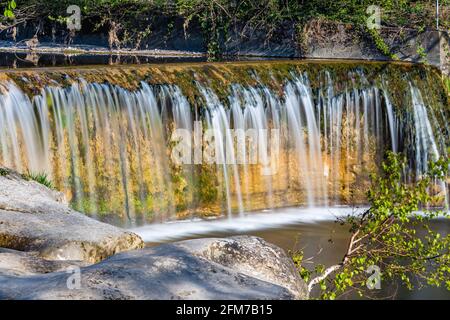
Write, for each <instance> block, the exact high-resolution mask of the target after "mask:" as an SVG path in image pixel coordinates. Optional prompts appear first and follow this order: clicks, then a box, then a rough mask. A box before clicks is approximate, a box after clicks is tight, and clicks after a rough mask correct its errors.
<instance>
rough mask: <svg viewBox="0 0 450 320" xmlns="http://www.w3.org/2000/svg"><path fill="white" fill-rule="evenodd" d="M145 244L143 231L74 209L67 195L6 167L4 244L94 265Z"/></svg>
mask: <svg viewBox="0 0 450 320" xmlns="http://www.w3.org/2000/svg"><path fill="white" fill-rule="evenodd" d="M143 246H144V242H143V241H142V239H141V238H140V237H139V236H138V235H136V234H134V233H132V232H128V231H125V230H122V229H119V228H117V227H114V226H111V225H109V224H105V223H102V222H99V221H96V220H94V219H91V218H89V217H87V216H85V215H83V214H81V213H79V212H76V211H74V210H72V209H70V208H69V206H68V204H67V202H66V201H65V198H64V195H63V194H62V193H60V192H57V191H54V190H51V189H49V188H47V187H45V186H44V185H41V184H39V183H37V182H35V181H28V180H26V179H24V178H23V177H22V176H21V175H20V174H17V173H15V172H13V171H11V170H7V169H3V168H1V170H0V247H5V248H11V249H15V250H20V251H33V252H37V254H38V255H39V256H40V257H42V258H45V259H48V260H83V261H87V262H90V263H95V262H98V261H101V260H103V259H105V258H106V257H109V256H111V255H113V254H115V253H118V252H121V251H125V250H130V249H137V248H142V247H143Z"/></svg>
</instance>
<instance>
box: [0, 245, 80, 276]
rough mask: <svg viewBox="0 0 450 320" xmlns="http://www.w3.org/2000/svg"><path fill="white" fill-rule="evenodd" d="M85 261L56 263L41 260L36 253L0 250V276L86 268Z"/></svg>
mask: <svg viewBox="0 0 450 320" xmlns="http://www.w3.org/2000/svg"><path fill="white" fill-rule="evenodd" d="M86 265H88V264H87V263H86V262H83V261H55V260H45V259H42V258H39V257H38V256H37V255H36V254H34V253H29V252H21V251H16V250H12V249H5V248H0V274H3V275H11V276H28V275H36V274H42V273H50V272H57V271H65V270H67V268H70V267H72V266H86Z"/></svg>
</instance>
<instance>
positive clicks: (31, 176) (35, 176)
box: [22, 171, 55, 189]
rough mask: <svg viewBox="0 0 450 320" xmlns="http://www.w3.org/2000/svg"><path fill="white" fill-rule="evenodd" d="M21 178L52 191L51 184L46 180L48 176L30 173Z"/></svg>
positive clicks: (42, 173)
mask: <svg viewBox="0 0 450 320" xmlns="http://www.w3.org/2000/svg"><path fill="white" fill-rule="evenodd" d="M22 177H23V178H24V179H25V180H33V181H36V182H37V183H40V184H42V185H44V186H46V187H47V188H49V189H54V188H55V187H54V186H53V182H52V181H51V180H50V179H49V178H48V175H47V174H46V173H44V172H30V171H28V172H27V173H25V174H23V175H22Z"/></svg>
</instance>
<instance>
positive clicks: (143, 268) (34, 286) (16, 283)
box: [0, 237, 306, 299]
mask: <svg viewBox="0 0 450 320" xmlns="http://www.w3.org/2000/svg"><path fill="white" fill-rule="evenodd" d="M252 245H254V249H253V250H252V247H251V246H252ZM246 254H247V259H245V255H246ZM232 257H236V262H232V261H231V260H230V259H231V258H232ZM278 258H279V259H280V260H279V262H278V263H277V262H276V261H275V260H276V259H278ZM286 259H288V258H287V257H286V255H285V254H284V253H283V251H282V250H281V249H279V248H277V247H275V246H273V245H271V244H268V243H266V242H265V241H263V240H262V239H259V238H255V237H234V238H230V239H199V240H189V241H183V242H178V243H174V244H163V245H160V246H157V247H152V248H145V249H141V250H134V251H128V252H122V253H119V254H117V255H115V256H113V257H110V258H108V259H106V260H104V261H102V262H100V263H97V264H94V265H90V266H85V267H81V268H80V278H81V281H80V287H79V289H69V288H68V285H67V282H68V280H69V279H70V277H72V276H74V274H73V273H68V272H66V271H59V272H52V273H48V274H40V275H32V276H31V275H24V276H13V275H11V274H7V273H4V272H2V270H1V269H0V299H295V298H301V297H306V293H305V292H306V288H305V285H304V283H303V282H302V280H301V279H299V278H296V277H295V276H294V274H295V271H294V270H292V267H293V265H292V262H291V261H290V260H286ZM264 261H266V262H267V264H264ZM33 270H35V269H33ZM291 271H292V272H294V274H291ZM277 272H280V274H279V275H277V274H276V273H277ZM295 279H296V280H297V281H298V283H297V284H295V283H294V282H295V281H296V280H295ZM296 290H298V291H296Z"/></svg>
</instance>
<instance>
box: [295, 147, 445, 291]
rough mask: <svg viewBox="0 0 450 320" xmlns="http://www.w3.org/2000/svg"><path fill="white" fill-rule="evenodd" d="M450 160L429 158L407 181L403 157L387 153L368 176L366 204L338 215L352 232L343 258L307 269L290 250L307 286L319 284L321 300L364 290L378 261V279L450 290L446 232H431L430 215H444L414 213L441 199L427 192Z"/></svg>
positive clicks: (441, 215)
mask: <svg viewBox="0 0 450 320" xmlns="http://www.w3.org/2000/svg"><path fill="white" fill-rule="evenodd" d="M449 164H450V162H449V159H439V160H437V161H435V162H432V163H431V164H430V169H429V172H428V173H427V174H425V175H424V176H423V177H421V179H420V180H419V181H417V182H416V183H413V184H407V183H405V182H404V180H403V177H402V172H403V170H404V168H405V159H404V158H402V157H401V156H400V155H396V154H394V153H388V154H387V161H386V162H385V163H383V165H382V172H381V174H379V175H372V186H371V188H370V190H369V191H368V200H369V203H370V209H368V210H367V211H365V212H364V213H362V214H357V215H350V216H348V217H347V218H345V219H342V220H339V223H340V224H342V225H344V226H348V227H349V231H350V235H351V237H350V241H349V245H348V248H347V253H346V254H345V256H344V258H343V259H342V261H341V262H340V263H339V264H337V265H335V266H332V267H329V268H325V267H324V266H322V265H318V266H316V269H315V270H313V271H310V270H307V269H306V268H304V267H303V266H302V261H303V254H302V252H297V253H296V254H295V255H294V263H295V264H296V265H297V267H298V268H299V272H300V275H301V276H302V277H303V278H304V279H305V280H306V281H310V282H309V289H310V290H312V288H313V287H314V285H316V284H317V285H319V286H320V298H323V299H335V298H338V297H339V296H340V295H342V294H345V293H348V292H350V291H356V292H357V293H358V294H360V295H369V291H368V290H367V287H366V284H367V281H368V277H369V275H368V274H367V270H368V269H369V267H371V266H378V267H379V268H380V270H381V280H382V283H386V282H393V281H400V283H401V284H402V285H404V286H405V287H406V288H408V289H411V290H412V289H413V288H417V287H419V288H420V286H422V285H423V284H427V285H430V286H436V287H439V286H446V288H447V289H448V290H450V234H447V235H445V234H441V233H439V232H436V231H435V230H433V228H432V226H431V222H432V220H433V219H436V218H448V216H447V212H446V211H438V210H423V211H422V212H418V210H419V209H420V208H421V206H423V205H425V204H428V203H432V202H433V201H436V200H438V201H441V202H442V200H443V199H442V197H439V195H432V194H430V192H429V191H430V190H432V189H433V188H432V186H433V185H434V183H435V182H436V181H438V180H442V179H444V178H445V176H446V175H447V174H448V168H449ZM436 198H439V199H436ZM331 275H334V276H331ZM310 279H313V280H310Z"/></svg>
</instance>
